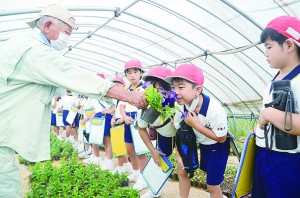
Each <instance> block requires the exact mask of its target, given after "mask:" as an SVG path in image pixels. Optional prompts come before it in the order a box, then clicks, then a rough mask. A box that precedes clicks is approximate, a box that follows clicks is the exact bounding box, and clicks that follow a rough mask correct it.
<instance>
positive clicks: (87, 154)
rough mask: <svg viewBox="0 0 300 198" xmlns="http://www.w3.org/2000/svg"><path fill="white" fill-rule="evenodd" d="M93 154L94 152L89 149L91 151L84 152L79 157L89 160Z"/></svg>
mask: <svg viewBox="0 0 300 198" xmlns="http://www.w3.org/2000/svg"><path fill="white" fill-rule="evenodd" d="M91 154H92V150H90V149H89V150H87V151H84V152H82V153H80V154H79V155H78V157H80V158H84V159H87V158H89V157H90V155H91Z"/></svg>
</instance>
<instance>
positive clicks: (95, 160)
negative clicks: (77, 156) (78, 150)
mask: <svg viewBox="0 0 300 198" xmlns="http://www.w3.org/2000/svg"><path fill="white" fill-rule="evenodd" d="M101 163H102V158H101V157H94V158H93V159H92V160H91V161H90V164H93V165H95V166H100V164H101Z"/></svg>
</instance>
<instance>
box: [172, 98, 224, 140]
mask: <svg viewBox="0 0 300 198" xmlns="http://www.w3.org/2000/svg"><path fill="white" fill-rule="evenodd" d="M178 106H179V108H180V111H181V112H184V106H183V105H178ZM180 111H177V112H176V114H175V116H174V126H175V128H176V129H179V128H180V125H179V124H180V122H181V121H182V120H183V119H182V118H181V116H182V113H181V112H180ZM198 120H199V121H200V123H201V125H203V126H205V127H207V128H209V129H211V130H212V131H213V132H214V133H215V134H216V136H217V137H223V136H225V135H226V134H227V131H228V126H227V114H226V111H225V110H224V109H223V107H222V106H221V105H220V104H219V103H218V102H217V101H216V100H214V99H213V98H210V103H209V106H208V109H207V113H206V116H205V117H204V116H203V115H201V114H198ZM193 130H194V133H195V135H196V137H197V142H199V143H201V144H204V145H211V144H215V143H217V141H215V140H213V139H210V138H209V137H207V136H205V135H203V134H202V133H201V132H199V131H197V130H196V129H194V128H193Z"/></svg>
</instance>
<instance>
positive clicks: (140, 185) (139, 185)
mask: <svg viewBox="0 0 300 198" xmlns="http://www.w3.org/2000/svg"><path fill="white" fill-rule="evenodd" d="M147 187H148V185H147V183H146V181H145V180H144V177H143V176H142V175H141V174H140V176H139V178H138V179H137V181H136V183H135V184H134V185H133V187H132V188H133V189H135V190H137V191H141V190H143V189H145V188H147Z"/></svg>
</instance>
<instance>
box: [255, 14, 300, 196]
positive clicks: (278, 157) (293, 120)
mask: <svg viewBox="0 0 300 198" xmlns="http://www.w3.org/2000/svg"><path fill="white" fill-rule="evenodd" d="M260 40H261V42H262V43H264V45H265V48H266V50H265V56H266V59H267V61H268V63H269V64H270V67H271V68H273V69H277V70H278V73H277V74H276V75H275V76H274V78H273V79H272V81H271V82H270V83H269V84H268V86H267V87H266V89H265V93H264V98H263V103H264V104H267V103H270V102H272V101H273V99H274V98H273V93H274V86H273V85H272V83H273V82H275V83H276V82H277V81H280V80H290V88H291V90H292V92H293V94H291V95H292V96H293V99H294V103H293V104H292V105H293V106H294V110H295V111H294V112H289V113H287V115H285V111H280V110H278V109H276V108H273V107H266V108H263V109H262V110H261V112H260V115H259V126H258V127H257V128H256V130H255V134H256V159H255V168H254V178H253V189H252V193H251V195H252V197H254V198H257V197H258V198H260V197H262V198H268V197H275V198H276V197H300V188H299V186H300V180H299V178H300V171H299V167H300V122H299V119H300V115H299V112H300V103H299V101H300V89H299V85H300V78H299V74H300V20H299V19H298V18H296V17H291V16H280V17H277V18H275V19H273V20H272V21H270V22H269V24H268V25H267V27H266V28H265V29H264V30H263V32H262V33H261V36H260ZM277 83H278V82H277ZM286 88H287V87H286ZM292 101H293V100H291V103H292ZM290 110H292V108H291V109H290ZM285 122H286V123H285ZM268 125H273V126H272V127H270V126H268ZM275 128H276V129H275ZM275 130H276V131H275ZM272 134H273V135H272ZM288 136H289V137H292V138H293V140H294V142H293V143H294V145H293V144H291V143H287V139H285V138H284V137H288ZM283 138H284V139H283ZM273 141H274V143H273V144H272V142H273ZM272 145H273V146H272ZM282 146H287V147H288V148H284V147H282Z"/></svg>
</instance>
